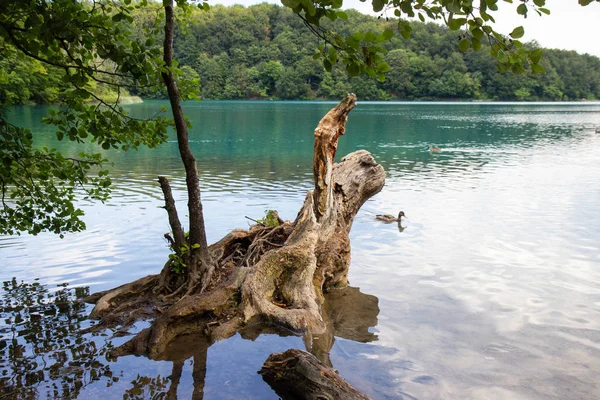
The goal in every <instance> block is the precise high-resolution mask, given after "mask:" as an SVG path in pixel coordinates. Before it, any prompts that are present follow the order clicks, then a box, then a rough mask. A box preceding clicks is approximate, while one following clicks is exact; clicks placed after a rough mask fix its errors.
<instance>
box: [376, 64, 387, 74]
mask: <svg viewBox="0 0 600 400" xmlns="http://www.w3.org/2000/svg"><path fill="white" fill-rule="evenodd" d="M389 70H390V66H389V64H388V63H386V62H381V63H379V64H378V65H377V72H381V73H386V72H388V71H389Z"/></svg>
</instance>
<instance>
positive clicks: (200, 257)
mask: <svg viewBox="0 0 600 400" xmlns="http://www.w3.org/2000/svg"><path fill="white" fill-rule="evenodd" d="M163 5H164V8H165V41H164V61H165V66H166V68H167V71H166V72H163V73H162V78H163V81H164V83H165V86H166V87H167V93H168V95H169V101H170V103H171V109H172V111H173V119H174V121H175V130H176V132H177V143H178V145H179V154H180V155H181V160H182V161H183V165H184V167H185V181H186V185H187V192H188V213H189V219H190V235H189V244H190V247H192V245H194V244H199V245H200V247H199V248H196V249H194V248H192V249H191V255H192V257H191V260H190V271H189V273H190V276H189V278H188V279H190V281H191V283H190V288H193V286H194V284H195V283H196V282H194V281H202V286H203V288H205V287H206V286H207V285H208V281H209V280H210V273H211V271H212V265H211V262H210V255H209V253H208V243H207V241H206V228H205V225H204V215H203V212H202V201H201V199H200V179H199V177H198V169H197V167H196V159H195V158H194V155H193V154H192V151H191V149H190V143H189V138H188V129H187V124H186V121H185V118H184V115H183V110H182V109H181V98H180V95H179V88H178V87H177V82H175V77H174V75H173V72H172V71H171V70H170V68H171V67H172V66H173V39H174V36H175V34H174V30H175V21H174V20H175V18H174V9H173V0H163ZM198 264H199V269H198V268H197V265H198Z"/></svg>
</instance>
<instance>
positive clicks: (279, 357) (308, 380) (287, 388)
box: [258, 349, 370, 400]
mask: <svg viewBox="0 0 600 400" xmlns="http://www.w3.org/2000/svg"><path fill="white" fill-rule="evenodd" d="M258 373H259V374H261V375H262V377H263V379H264V380H265V382H267V383H268V384H269V385H270V386H271V388H273V390H274V391H275V392H276V393H277V394H278V395H279V396H281V398H282V399H284V400H367V399H370V397H369V396H367V395H365V394H363V393H361V392H359V391H358V390H356V389H355V388H354V387H352V386H351V385H350V384H349V383H348V382H346V381H345V380H344V379H343V378H342V377H341V376H339V375H338V373H337V372H336V371H335V370H334V369H333V368H330V367H328V366H325V365H323V364H321V362H319V360H318V359H317V358H316V357H315V356H313V355H312V354H310V353H307V352H305V351H302V350H298V349H290V350H287V351H285V352H283V353H275V354H271V355H270V356H269V358H268V359H267V361H265V363H264V365H263V367H262V369H261V370H260V371H258Z"/></svg>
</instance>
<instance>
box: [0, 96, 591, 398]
mask: <svg viewBox="0 0 600 400" xmlns="http://www.w3.org/2000/svg"><path fill="white" fill-rule="evenodd" d="M162 104H164V103H161V102H146V103H144V104H142V105H134V106H131V107H130V109H131V111H132V113H134V114H135V115H139V116H143V115H150V114H151V113H152V112H153V110H155V109H156V108H157V107H159V106H160V105H162ZM332 104H333V103H319V102H202V103H191V104H188V105H187V106H186V112H187V113H188V114H189V116H190V119H191V122H192V124H193V126H194V127H193V130H192V133H191V138H192V146H193V150H194V153H195V154H196V156H197V158H198V168H199V170H200V173H201V176H202V187H203V189H204V191H203V201H204V207H205V213H206V214H205V216H206V223H207V227H208V232H207V233H208V236H209V241H211V242H212V241H215V240H218V239H219V238H221V237H222V236H223V235H224V234H226V233H227V232H228V231H230V230H231V229H233V228H238V227H245V226H247V220H245V218H244V216H249V217H253V218H259V217H261V216H262V215H263V214H264V210H265V209H268V208H276V209H277V210H279V212H280V215H282V216H283V217H284V218H285V219H293V218H294V217H295V215H296V212H297V211H298V209H299V207H300V205H301V204H302V201H303V199H304V195H305V193H306V190H307V189H309V188H310V186H311V181H312V173H311V161H312V132H313V130H314V128H315V126H316V124H317V123H318V121H319V119H320V118H321V117H322V116H323V115H324V114H325V113H326V112H327V110H329V109H330V108H331V107H332ZM43 112H45V108H44V107H22V108H19V109H16V110H15V112H14V114H13V117H12V118H14V119H15V120H18V121H22V123H24V124H26V125H28V126H30V127H31V128H32V129H33V130H34V131H35V132H36V135H37V138H39V140H40V141H43V142H44V144H50V145H53V146H56V147H59V148H61V149H62V150H64V151H67V152H76V151H77V150H76V149H73V148H70V147H65V144H63V143H56V142H55V140H54V137H53V134H52V130H51V128H49V127H47V126H41V125H40V124H39V123H38V122H37V121H38V120H39V118H40V117H41V116H42V114H43ZM596 127H600V104H597V103H595V104H593V103H575V104H555V103H550V104H497V103H496V104H485V103H469V104H463V103H459V104H457V103H445V104H444V103H359V105H358V106H357V108H356V109H355V110H354V111H353V112H352V113H351V115H350V119H349V122H348V126H347V132H346V135H345V136H344V137H342V138H341V139H340V146H339V149H338V158H339V157H341V156H343V155H345V154H347V153H349V152H351V151H354V150H357V149H363V148H364V149H367V150H369V151H370V152H372V153H373V155H374V156H375V158H376V159H377V161H378V162H380V163H381V164H382V165H383V166H384V168H385V169H386V172H387V180H386V185H385V187H384V189H383V190H382V191H381V193H379V194H378V195H377V196H375V197H374V198H373V199H371V200H370V201H368V202H367V203H366V204H365V205H364V206H363V209H362V210H361V212H360V213H359V214H358V216H357V217H356V220H355V223H354V225H353V228H352V234H351V239H352V266H351V269H350V282H351V285H352V286H354V287H360V292H362V293H363V294H362V295H360V298H364V299H367V300H368V302H369V304H370V306H369V307H366V308H365V309H364V310H362V309H361V310H362V311H361V310H358V311H357V310H349V311H348V312H349V313H352V312H356V313H358V314H361V312H362V314H361V315H362V316H363V317H364V318H365V321H368V322H364V321H363V322H364V323H363V324H362V325H361V324H360V323H359V322H357V321H355V322H357V323H356V325H361V326H359V327H357V326H355V325H353V326H336V329H335V334H336V336H337V338H336V340H335V343H334V345H333V348H332V349H331V351H330V359H331V362H332V363H333V366H334V367H335V368H337V369H338V370H339V371H340V373H341V374H342V376H344V377H345V378H346V379H347V380H348V381H349V382H350V383H351V384H353V385H354V386H356V387H357V388H358V389H360V390H362V391H364V392H366V393H368V394H369V395H371V396H373V397H374V398H377V399H399V398H400V399H403V398H406V399H412V398H418V399H453V398H457V397H458V398H464V399H592V398H599V397H600V384H599V383H598V382H600V135H598V134H595V133H594V129H595V128H596ZM432 144H433V145H435V146H438V147H441V148H442V151H441V152H440V153H430V152H429V151H428V149H429V146H430V145H432ZM108 154H109V156H110V157H111V158H112V159H113V161H114V166H113V168H112V170H113V178H114V179H113V180H114V182H115V187H116V190H115V192H114V194H113V197H112V199H111V200H110V201H108V202H107V203H106V204H104V205H102V204H84V205H83V206H84V209H85V211H86V217H85V221H86V223H87V226H88V230H87V231H86V232H83V233H78V234H72V235H67V237H66V238H65V239H63V240H61V239H59V238H57V237H55V236H52V235H47V234H41V235H38V236H37V237H30V236H21V237H0V280H1V281H9V280H11V279H12V278H13V277H15V278H16V282H15V283H14V284H13V283H11V284H8V286H6V287H5V292H4V297H3V298H4V301H3V303H2V304H3V308H2V318H3V319H2V321H0V335H2V339H3V340H2V341H0V387H1V386H5V387H6V388H8V389H7V390H8V391H6V392H5V393H9V394H8V396H9V398H11V396H12V397H16V398H19V397H20V398H29V396H30V395H31V394H32V393H36V394H37V396H38V397H41V398H53V397H57V393H58V396H59V397H77V396H78V397H80V398H93V397H100V396H101V397H103V398H106V399H112V398H115V399H116V398H124V396H125V398H148V397H152V395H156V396H158V398H160V396H161V393H162V395H165V396H166V393H167V391H168V388H169V385H170V381H169V380H168V379H166V377H168V376H169V375H171V373H172V367H173V363H172V362H171V361H160V362H155V361H150V360H148V359H145V358H136V357H125V358H121V359H119V360H118V361H116V362H112V361H108V360H106V359H105V358H104V356H103V351H104V349H106V348H107V346H109V345H108V343H110V344H111V345H118V344H119V343H122V342H123V341H125V340H126V339H127V337H124V338H117V339H112V340H110V339H109V337H106V336H91V335H83V336H82V335H78V334H77V333H76V332H77V330H78V329H80V328H82V327H86V326H87V324H88V322H87V321H86V320H85V318H84V316H85V313H86V310H85V309H78V308H77V307H72V306H71V307H70V308H69V309H61V308H60V307H58V308H57V307H55V306H52V304H53V303H50V305H49V304H46V303H47V301H46V300H40V299H41V298H44V299H45V298H46V296H47V295H48V294H52V295H56V291H57V290H59V289H63V287H62V286H60V287H57V285H58V284H62V283H68V285H69V287H70V288H79V289H77V291H78V292H77V293H76V291H75V290H71V291H70V292H67V293H70V295H71V296H72V297H73V296H74V297H76V296H81V295H82V293H83V292H85V290H86V289H84V288H85V287H89V291H90V292H95V291H98V290H104V289H108V288H110V287H114V286H116V285H119V284H122V283H125V282H128V281H131V280H133V279H135V278H138V277H141V276H145V275H147V274H149V273H156V272H158V271H159V270H160V268H161V266H162V264H163V263H164V261H165V259H166V257H167V254H168V248H167V246H166V243H165V242H164V239H162V235H163V234H164V233H165V232H167V231H168V230H169V227H168V223H167V219H166V215H165V213H164V210H163V209H162V208H159V206H160V205H161V203H162V202H161V194H160V188H159V187H158V185H157V184H156V182H155V179H156V175H157V174H159V173H160V174H164V175H167V176H169V177H170V178H171V179H172V180H173V182H174V187H175V188H176V192H175V195H176V198H177V199H178V200H180V213H183V211H182V210H183V207H184V204H185V199H184V194H185V193H184V192H183V191H182V188H183V184H184V181H183V179H182V168H181V166H180V165H179V162H178V156H177V146H176V144H175V143H174V142H169V143H167V144H165V145H163V146H162V147H161V148H159V149H158V150H154V151H153V150H141V151H138V152H121V153H108ZM400 210H403V211H404V212H405V213H406V215H407V216H408V218H409V219H408V220H406V221H403V226H404V229H398V226H397V225H396V224H391V225H386V224H381V223H378V222H377V221H375V220H374V214H376V213H391V214H396V213H397V212H398V211H400ZM34 278H39V280H38V281H36V282H37V283H39V284H41V285H39V286H37V285H19V284H18V283H19V282H20V281H24V282H25V283H33V282H34ZM43 286H45V287H46V289H47V290H48V291H49V293H45V292H44V293H43V294H42V295H40V291H42V290H43V289H42V287H43ZM11 288H12V289H11ZM24 293H27V294H28V295H27V296H29V297H27V296H26V297H27V298H33V299H35V301H34V303H35V306H34V307H33V308H32V306H31V304H32V303H31V302H29V303H27V302H25V303H27V304H29V310H28V309H27V307H25V308H23V307H19V306H18V305H17V302H16V300H14V299H16V298H21V297H23V296H25V294H24ZM31 293H35V295H31ZM58 295H62V296H66V295H65V294H64V292H58ZM367 295H370V296H367ZM40 296H41V297H40ZM371 296H375V297H376V298H378V306H375V307H373V302H372V297H371ZM9 300H10V302H9ZM9 303H10V304H9ZM40 304H42V305H40ZM88 310H89V309H88ZM40 314H45V315H46V316H45V317H44V318H52V316H53V315H54V316H59V317H60V318H57V319H56V321H58V322H56V321H55V322H52V323H50V322H46V323H44V322H43V321H45V319H44V318H42V319H40V318H38V317H36V315H40ZM31 315H34V317H31ZM352 315H354V314H352ZM19 316H20V317H19ZM354 320H356V318H354ZM374 321H376V323H375V322H374ZM140 327H141V325H140ZM48 330H51V331H53V332H54V331H56V332H60V334H57V335H54V336H52V335H47V336H48V337H46V336H44V334H43V333H42V332H46V331H48ZM31 332H33V333H34V334H29V333H31ZM369 332H370V333H369ZM40 336H43V337H44V340H42V341H41V342H40V339H39V337H40ZM36 337H37V338H38V339H35V338H36ZM249 337H251V335H250V336H249ZM253 339H254V340H247V339H246V338H242V337H241V336H239V335H236V336H235V337H233V338H231V339H228V340H225V341H223V342H219V343H217V344H215V345H213V346H211V347H210V348H208V349H207V350H206V349H204V348H203V347H202V344H201V343H198V344H196V347H195V348H197V352H196V353H190V354H187V355H186V357H187V358H185V360H184V361H182V362H183V366H182V374H181V380H180V382H179V385H178V387H177V394H178V396H179V398H190V397H191V396H192V394H193V393H194V391H195V393H196V394H198V393H199V392H200V389H199V386H200V384H199V382H200V381H201V379H199V378H198V376H199V373H198V371H200V370H202V369H203V367H204V366H205V367H206V377H205V380H204V381H203V382H202V383H203V384H204V387H203V390H204V398H205V399H270V398H272V399H276V398H278V397H277V396H276V395H275V394H274V393H273V392H272V391H271V389H270V388H269V387H268V385H267V384H266V383H264V382H263V381H262V379H261V378H260V376H259V375H258V374H256V371H257V370H258V369H260V366H261V365H262V363H263V362H264V360H265V359H266V358H267V356H268V355H269V354H271V353H273V352H276V351H283V350H286V349H288V348H291V347H297V348H304V345H303V343H302V340H301V338H297V337H293V336H292V337H279V336H276V335H261V336H258V337H257V338H253ZM36 340H37V341H36ZM65 341H70V342H72V343H67V344H65V343H66V342H65ZM74 343H76V344H77V346H79V347H77V346H75V344H74ZM19 346H22V347H19ZM191 347H194V346H191ZM16 349H20V350H19V351H16ZM65 349H68V351H65ZM195 351H196V350H195ZM24 359H26V360H28V361H27V362H26V363H24V362H22V360H24ZM19 360H21V361H19ZM65 381H66V382H67V384H65V383H64V382H65ZM69 382H71V383H69ZM53 384H54V385H55V386H56V387H58V389H57V388H55V387H53V386H52V385H53ZM61 385H62V386H61ZM65 385H66V386H65ZM69 385H70V386H69ZM20 386H24V387H27V388H29V390H30V391H26V390H25V389H18V387H20ZM17 389H18V390H17ZM153 391H154V392H153ZM136 396H137V397H136Z"/></svg>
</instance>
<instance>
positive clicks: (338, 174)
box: [92, 94, 385, 359]
mask: <svg viewBox="0 0 600 400" xmlns="http://www.w3.org/2000/svg"><path fill="white" fill-rule="evenodd" d="M355 105H356V96H354V95H353V94H350V95H348V96H347V97H346V98H345V99H344V100H342V102H340V104H338V105H337V106H336V107H334V108H333V109H332V110H331V111H330V112H329V113H328V114H327V115H326V116H325V117H324V118H323V119H322V120H321V122H320V123H319V125H318V127H317V129H316V130H315V157H314V160H313V171H314V182H315V189H314V191H310V192H309V193H308V194H307V195H306V198H305V201H304V204H303V205H302V207H301V209H300V211H299V213H298V215H297V217H296V219H295V220H294V221H293V222H291V221H283V222H282V223H281V220H279V221H280V223H279V225H277V226H265V225H266V224H256V225H253V226H252V227H250V228H249V229H247V230H243V229H237V230H234V231H232V232H231V233H229V234H228V235H227V236H225V237H224V238H223V239H221V240H220V241H218V242H217V243H215V244H213V245H211V246H210V247H208V253H209V255H210V258H211V260H212V264H213V265H214V266H215V269H214V274H212V278H211V279H210V280H208V281H206V282H204V283H203V285H202V286H203V287H204V288H205V290H203V291H196V292H193V293H189V292H188V293H183V292H182V293H179V294H178V295H177V296H173V294H170V295H164V294H163V293H161V292H160V291H156V290H155V289H156V286H158V287H160V286H161V285H162V282H164V279H163V277H162V276H163V275H164V274H165V270H168V269H169V268H170V264H169V262H167V264H166V265H165V267H164V269H163V273H161V275H155V276H151V277H147V278H143V279H141V280H138V281H136V282H133V283H130V284H127V285H123V286H121V287H119V288H117V289H115V290H113V291H109V292H107V293H103V294H102V295H101V296H96V297H94V298H93V299H92V300H93V301H97V304H96V307H95V309H94V311H93V314H92V315H93V316H94V317H97V318H100V319H105V320H106V319H108V320H109V321H113V322H114V321H116V320H119V317H120V321H122V322H124V321H127V320H131V318H133V317H135V316H136V315H137V314H136V313H135V310H136V309H137V308H136V307H137V304H138V303H137V301H138V300H144V301H146V302H147V303H148V305H146V309H147V310H152V309H153V310H155V315H156V319H155V320H154V322H153V323H152V325H151V326H150V327H149V328H147V329H146V330H144V331H142V332H140V333H139V334H138V335H137V336H135V337H134V338H133V339H131V340H130V341H129V342H127V343H125V344H124V345H123V346H121V347H120V348H118V349H116V350H115V352H114V354H113V355H114V356H120V355H127V354H137V355H141V354H145V355H148V356H149V357H151V358H155V359H156V358H161V357H162V356H163V355H164V354H165V352H166V351H167V348H168V346H169V344H170V343H171V342H172V341H173V339H175V338H176V337H178V336H185V335H188V334H191V333H195V334H197V333H200V334H202V335H204V336H206V338H207V340H208V341H209V342H214V341H216V340H220V339H223V338H227V337H229V336H231V335H233V334H235V333H236V332H239V331H243V330H247V329H248V328H249V327H257V326H258V327H261V328H260V329H265V328H266V327H269V326H279V327H284V328H285V329H287V330H288V331H292V332H296V333H307V332H308V333H309V334H311V335H319V334H322V333H324V332H326V330H327V326H328V322H327V321H328V318H327V316H325V315H324V309H323V302H324V293H325V292H327V291H328V290H330V289H333V288H337V287H343V286H346V285H347V284H348V269H349V266H350V240H349V236H348V235H349V232H350V229H351V227H352V222H353V219H354V217H355V215H356V213H357V212H358V211H359V209H360V207H361V206H362V204H363V203H364V202H365V201H366V200H368V199H369V198H370V197H371V196H373V195H374V194H376V193H377V192H379V191H380V190H381V188H382V187H383V184H384V179H385V174H384V171H383V168H382V167H381V166H380V165H378V164H377V163H376V162H375V160H374V159H373V157H372V156H371V154H370V153H369V152H367V151H366V150H359V151H356V152H354V153H351V154H349V155H347V156H346V157H344V158H342V160H341V161H340V162H339V163H338V164H334V157H335V151H336V148H337V142H338V139H339V137H340V136H341V135H342V134H343V133H344V129H345V128H344V127H345V124H346V121H347V118H348V113H349V112H350V111H351V110H352V108H354V106H355ZM167 207H168V205H167ZM153 285H155V287H153ZM136 295H137V296H138V297H135V296H136ZM152 296H154V298H153V297H152ZM152 299H153V301H152ZM143 304H146V303H143ZM375 305H376V302H375ZM117 310H118V312H117ZM260 329H259V330H260Z"/></svg>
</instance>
